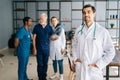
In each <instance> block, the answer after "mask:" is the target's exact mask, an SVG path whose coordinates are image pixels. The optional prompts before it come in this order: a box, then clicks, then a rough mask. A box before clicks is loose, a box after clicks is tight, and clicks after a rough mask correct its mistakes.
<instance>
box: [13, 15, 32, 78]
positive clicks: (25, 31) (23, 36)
mask: <svg viewBox="0 0 120 80" xmlns="http://www.w3.org/2000/svg"><path fill="white" fill-rule="evenodd" d="M23 23H24V26H22V27H21V28H20V29H19V30H18V32H17V33H16V38H15V50H16V55H17V57H18V80H29V79H28V76H27V72H26V71H27V64H28V59H29V55H30V43H31V34H30V31H29V27H30V26H31V25H32V19H31V18H30V17H25V18H24V19H23Z"/></svg>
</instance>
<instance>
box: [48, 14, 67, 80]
mask: <svg viewBox="0 0 120 80" xmlns="http://www.w3.org/2000/svg"><path fill="white" fill-rule="evenodd" d="M51 23H52V27H53V30H54V35H55V36H58V39H57V40H55V41H52V40H51V41H50V58H51V59H52V61H53V69H54V74H53V75H52V76H51V77H50V79H54V78H56V77H57V63H58V66H59V73H60V79H59V80H63V57H64V52H65V45H66V39H65V32H64V29H63V27H62V25H61V24H59V23H58V20H57V17H55V16H53V17H52V18H51Z"/></svg>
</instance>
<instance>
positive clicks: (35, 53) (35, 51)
mask: <svg viewBox="0 0 120 80" xmlns="http://www.w3.org/2000/svg"><path fill="white" fill-rule="evenodd" d="M33 55H35V56H36V55H37V50H36V48H34V49H33Z"/></svg>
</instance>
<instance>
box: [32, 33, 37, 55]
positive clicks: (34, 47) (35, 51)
mask: <svg viewBox="0 0 120 80" xmlns="http://www.w3.org/2000/svg"><path fill="white" fill-rule="evenodd" d="M33 54H34V55H36V54H37V49H36V34H33Z"/></svg>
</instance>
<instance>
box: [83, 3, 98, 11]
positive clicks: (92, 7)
mask: <svg viewBox="0 0 120 80" xmlns="http://www.w3.org/2000/svg"><path fill="white" fill-rule="evenodd" d="M88 7H91V9H92V11H93V13H95V12H96V9H95V7H94V6H92V5H91V4H87V5H85V6H83V8H82V12H83V10H84V9H85V8H88Z"/></svg>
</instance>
